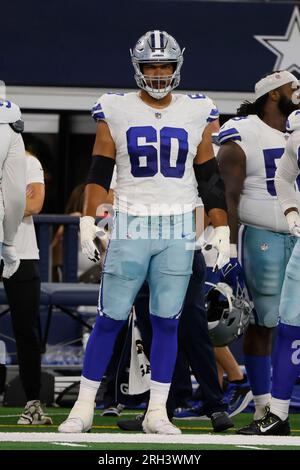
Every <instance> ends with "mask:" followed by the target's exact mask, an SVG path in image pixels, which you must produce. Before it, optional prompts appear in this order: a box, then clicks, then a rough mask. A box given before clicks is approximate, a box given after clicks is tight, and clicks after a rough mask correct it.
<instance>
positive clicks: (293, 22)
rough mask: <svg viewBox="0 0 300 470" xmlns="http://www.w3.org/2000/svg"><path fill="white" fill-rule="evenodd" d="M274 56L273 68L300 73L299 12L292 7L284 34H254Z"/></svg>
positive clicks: (296, 8)
mask: <svg viewBox="0 0 300 470" xmlns="http://www.w3.org/2000/svg"><path fill="white" fill-rule="evenodd" d="M254 37H255V39H256V40H257V41H259V42H260V43H261V44H263V45H264V46H265V47H267V48H268V49H269V50H270V51H272V52H273V53H274V54H275V55H276V56H277V60H276V63H275V65H274V67H273V70H288V71H289V72H297V73H298V74H299V75H300V53H299V51H300V12H299V9H298V7H295V8H294V11H293V14H292V16H291V18H290V22H289V24H288V27H287V30H286V33H285V35H284V36H254Z"/></svg>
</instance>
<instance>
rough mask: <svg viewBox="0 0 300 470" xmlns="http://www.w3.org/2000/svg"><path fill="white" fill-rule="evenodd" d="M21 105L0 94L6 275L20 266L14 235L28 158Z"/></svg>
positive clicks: (0, 235) (1, 243) (0, 209)
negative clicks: (1, 96) (22, 134)
mask: <svg viewBox="0 0 300 470" xmlns="http://www.w3.org/2000/svg"><path fill="white" fill-rule="evenodd" d="M23 127H24V125H23V121H22V119H21V111H20V108H19V106H17V105H16V104H14V103H12V102H11V101H8V100H4V99H2V98H0V219H1V223H0V255H2V258H3V261H4V270H3V277H5V278H9V277H10V276H12V275H13V274H14V273H15V272H16V270H17V269H18V267H19V264H20V260H19V258H18V256H17V253H16V250H15V247H14V246H13V244H14V238H15V235H16V233H17V229H18V226H19V224H20V223H21V221H22V218H23V214H24V208H25V191H26V159H25V148H24V143H23V139H22V136H21V132H22V131H23Z"/></svg>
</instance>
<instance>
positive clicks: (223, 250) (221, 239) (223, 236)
mask: <svg viewBox="0 0 300 470" xmlns="http://www.w3.org/2000/svg"><path fill="white" fill-rule="evenodd" d="M229 237H230V230H229V227H228V225H222V226H220V227H215V229H214V236H213V238H212V239H211V240H210V241H209V243H208V244H207V245H205V248H204V249H205V250H211V249H212V248H215V249H216V250H217V252H218V253H217V259H216V261H215V264H214V266H213V271H214V272H215V271H218V270H219V269H222V268H223V266H225V264H227V263H228V262H229V260H230V240H229Z"/></svg>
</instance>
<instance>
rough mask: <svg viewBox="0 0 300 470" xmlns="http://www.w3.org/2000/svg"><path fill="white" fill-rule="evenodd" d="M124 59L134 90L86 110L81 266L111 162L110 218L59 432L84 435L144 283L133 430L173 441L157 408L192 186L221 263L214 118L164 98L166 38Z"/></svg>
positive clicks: (173, 79)
mask: <svg viewBox="0 0 300 470" xmlns="http://www.w3.org/2000/svg"><path fill="white" fill-rule="evenodd" d="M131 57H132V63H133V66H134V70H135V79H136V82H137V85H138V87H139V88H140V91H139V92H133V93H128V94H125V95H124V94H122V93H116V94H106V95H104V96H102V97H101V98H100V99H99V101H98V102H97V103H96V105H95V106H94V108H93V116H94V118H95V120H96V121H97V122H98V126H97V134H96V140H95V145H94V150H93V159H92V160H93V162H92V165H91V169H90V172H89V176H88V181H87V183H88V184H87V187H86V200H85V209H84V214H85V215H84V217H82V218H81V221H80V232H81V243H82V249H83V252H84V253H86V254H87V255H88V256H89V258H90V259H94V260H97V259H99V256H100V255H99V252H98V251H97V249H96V247H95V244H94V239H95V237H96V233H97V227H96V226H95V219H94V217H95V215H96V212H97V207H98V206H100V205H101V203H103V202H104V201H105V200H106V197H107V191H108V190H109V187H110V182H111V177H112V174H113V168H114V164H115V163H116V165H117V188H116V191H115V206H116V218H115V225H114V229H113V232H112V236H111V240H110V243H109V247H108V250H107V255H106V258H105V262H104V268H103V276H102V281H101V287H100V296H99V305H98V312H99V316H98V318H97V321H96V324H95V327H94V329H93V332H92V334H91V336H90V338H89V342H88V344H87V348H86V354H85V360H84V367H83V372H82V379H81V386H80V391H79V396H78V400H77V401H76V403H75V405H74V407H73V409H72V410H71V412H70V414H69V417H68V419H67V420H66V421H65V422H64V423H62V424H61V425H60V426H59V431H60V432H86V431H88V430H89V429H90V428H91V426H92V422H93V414H94V400H95V396H96V392H97V389H98V387H99V384H100V381H101V379H102V376H103V374H104V372H105V370H106V367H107V364H108V361H109V359H110V356H111V354H112V350H113V346H114V342H115V339H116V336H117V334H118V332H119V331H120V328H121V327H122V325H124V322H125V321H126V319H127V317H128V315H129V312H130V310H131V307H132V304H133V302H134V299H135V297H136V295H137V293H138V291H139V289H140V287H141V285H142V284H143V282H144V280H145V279H147V281H148V283H149V288H150V317H151V323H152V329H153V340H152V348H151V354H150V363H151V390H150V402H149V406H148V411H147V414H146V416H145V419H144V421H143V428H144V431H145V432H147V433H161V434H179V433H180V430H179V429H178V428H177V427H175V426H174V425H173V424H172V423H170V421H169V420H168V416H167V413H166V401H167V397H168V393H169V388H170V383H171V379H172V374H173V369H174V365H175V361H176V354H177V326H178V319H179V316H180V312H181V309H182V304H183V301H184V297H185V293H186V290H187V286H188V283H189V279H190V275H191V272H192V261H193V255H194V250H193V249H194V244H193V240H194V208H195V206H196V202H197V182H198V185H199V186H200V191H201V195H202V198H203V201H204V204H205V206H206V210H207V211H208V212H209V215H210V217H211V220H212V223H213V225H214V226H215V236H214V239H213V242H212V245H213V246H216V247H217V249H218V256H217V259H216V263H215V268H216V269H217V268H220V267H222V265H223V264H224V263H226V262H228V259H229V227H228V225H227V213H226V204H225V197H224V191H223V187H222V182H221V179H220V177H219V174H218V165H217V163H216V160H215V158H214V154H213V149H212V144H211V133H212V126H211V123H213V121H215V120H217V119H218V111H217V109H216V107H215V105H214V104H213V102H212V101H211V100H210V99H209V98H207V97H206V96H205V95H203V94H193V95H183V94H176V95H175V94H172V93H171V92H172V90H173V89H174V88H176V87H177V86H178V84H179V81H180V69H181V66H182V62H183V51H181V49H180V47H179V45H178V43H177V42H176V40H175V39H174V38H173V37H172V36H170V35H169V34H168V33H166V32H164V31H158V30H155V31H149V32H147V33H146V34H145V35H143V36H142V37H141V38H140V39H139V41H138V42H137V44H136V46H135V47H134V49H133V51H132V52H131ZM193 166H194V168H193ZM195 176H196V178H195Z"/></svg>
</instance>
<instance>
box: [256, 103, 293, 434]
mask: <svg viewBox="0 0 300 470" xmlns="http://www.w3.org/2000/svg"><path fill="white" fill-rule="evenodd" d="M287 130H288V131H289V132H292V135H291V136H290V138H289V139H288V141H287V144H286V148H285V152H284V154H283V157H282V158H281V159H280V162H279V164H278V167H277V171H276V174H275V188H276V192H277V196H278V200H279V203H280V204H281V207H282V210H283V212H284V214H285V216H286V220H287V224H288V227H289V230H290V233H291V234H292V235H293V236H295V237H297V242H296V245H295V248H294V250H293V253H292V255H291V257H290V260H289V262H288V265H287V268H286V272H285V278H284V282H283V287H282V292H281V299H280V305H279V315H280V322H279V325H278V332H277V343H276V347H275V352H274V357H273V377H272V398H271V404H270V410H269V411H268V412H267V413H266V415H265V416H264V417H263V419H262V420H261V421H259V423H258V432H257V434H262V435H270V434H271V435H278V434H279V435H288V434H290V426H289V420H288V415H289V405H290V400H291V396H292V391H293V386H294V384H295V381H296V379H297V377H298V376H299V373H300V359H299V346H300V308H299V305H300V298H299V266H300V264H299V261H300V245H299V237H300V217H299V199H298V197H297V193H296V192H295V184H297V183H296V179H297V176H298V175H299V157H300V111H294V112H293V113H292V114H291V115H290V116H289V118H288V121H287Z"/></svg>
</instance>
